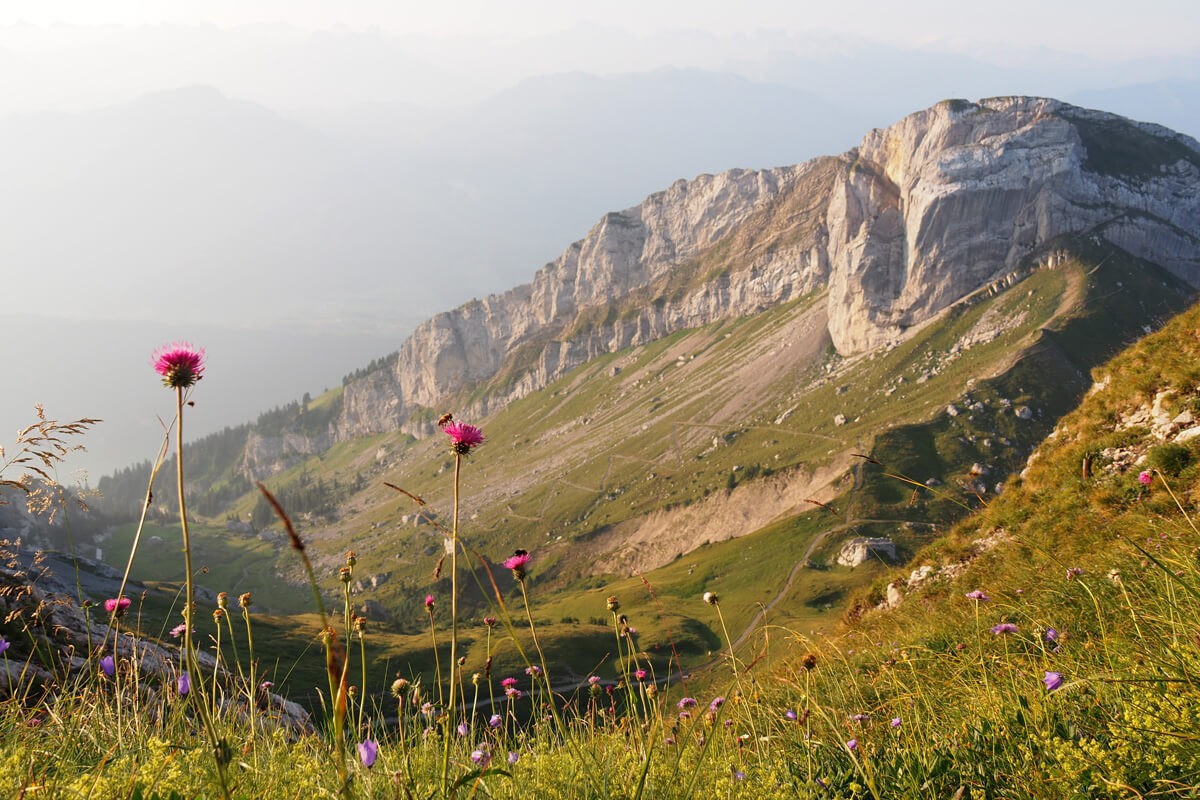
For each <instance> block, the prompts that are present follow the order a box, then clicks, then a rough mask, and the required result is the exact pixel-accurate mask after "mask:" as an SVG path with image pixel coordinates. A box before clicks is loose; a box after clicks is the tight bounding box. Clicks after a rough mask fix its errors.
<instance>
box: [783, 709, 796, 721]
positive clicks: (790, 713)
mask: <svg viewBox="0 0 1200 800" xmlns="http://www.w3.org/2000/svg"><path fill="white" fill-rule="evenodd" d="M783 715H784V716H785V717H787V718H788V719H790V720H791V721H792V722H795V721H796V720H798V719H800V715H799V714H797V713H796V712H795V711H792V710H791V709H790V708H789V709H788V710H787V711H785V712H783Z"/></svg>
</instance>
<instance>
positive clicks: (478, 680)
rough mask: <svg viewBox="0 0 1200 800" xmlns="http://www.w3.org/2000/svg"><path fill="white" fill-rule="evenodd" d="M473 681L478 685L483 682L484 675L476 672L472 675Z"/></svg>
mask: <svg viewBox="0 0 1200 800" xmlns="http://www.w3.org/2000/svg"><path fill="white" fill-rule="evenodd" d="M471 683H473V684H475V685H476V686H478V685H479V684H481V683H483V675H481V674H480V673H478V672H476V673H474V674H473V675H471Z"/></svg>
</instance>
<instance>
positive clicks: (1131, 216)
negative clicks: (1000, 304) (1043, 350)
mask: <svg viewBox="0 0 1200 800" xmlns="http://www.w3.org/2000/svg"><path fill="white" fill-rule="evenodd" d="M1112 151H1119V152H1120V153H1121V155H1120V156H1119V157H1117V156H1112V155H1111V152H1112ZM1102 156H1103V157H1102ZM847 157H848V158H849V159H850V160H851V166H850V168H849V170H847V172H846V174H845V176H844V177H843V178H842V179H841V180H840V181H839V183H838V185H837V187H836V188H835V190H834V194H833V198H832V200H831V202H830V206H829V223H828V224H829V232H830V242H831V245H830V248H831V249H830V262H831V264H832V275H831V278H830V287H829V330H830V334H831V336H832V338H833V341H834V344H835V345H836V346H837V348H838V350H839V351H841V352H842V353H847V352H858V351H862V350H869V349H872V348H874V347H877V346H879V345H881V344H887V343H889V342H890V341H894V340H896V339H898V338H900V337H901V336H902V335H903V333H904V331H905V329H906V328H909V327H911V326H913V325H916V324H918V323H920V322H922V321H924V320H926V319H928V318H929V317H930V316H932V315H933V314H935V313H936V312H938V311H940V310H941V309H943V308H945V307H946V306H948V305H950V304H951V303H953V302H955V301H956V300H958V299H960V298H962V297H964V296H965V295H966V294H969V293H970V292H972V291H974V290H975V289H977V288H979V287H980V286H982V285H984V284H985V283H986V282H987V281H988V280H989V279H990V278H991V277H992V276H993V275H995V274H996V273H998V272H1001V271H1003V270H1005V269H1008V268H1011V267H1013V266H1014V265H1016V264H1017V262H1019V261H1021V260H1022V259H1023V258H1025V256H1027V255H1028V254H1029V253H1031V252H1032V251H1034V250H1035V249H1036V248H1038V247H1039V246H1040V245H1042V244H1044V243H1045V242H1047V241H1049V240H1050V239H1053V238H1054V237H1056V236H1060V235H1062V234H1068V233H1076V232H1081V231H1093V232H1095V233H1096V234H1097V235H1100V236H1103V237H1104V238H1106V239H1108V240H1109V241H1111V242H1113V243H1114V244H1116V245H1117V246H1118V247H1121V248H1123V249H1125V250H1127V251H1129V252H1130V253H1132V254H1134V255H1136V256H1139V257H1141V258H1145V259H1146V260H1148V261H1153V262H1154V263H1156V264H1159V265H1161V266H1163V267H1165V268H1166V269H1168V270H1170V271H1171V272H1173V273H1175V274H1176V275H1177V276H1178V277H1180V278H1182V279H1183V280H1184V281H1186V282H1187V283H1189V284H1191V285H1192V286H1197V285H1200V194H1198V193H1197V188H1198V187H1200V145H1197V143H1196V142H1195V141H1194V140H1192V139H1189V138H1188V137H1185V136H1182V135H1179V134H1175V133H1172V132H1171V131H1168V130H1166V129H1165V128H1161V127H1159V126H1155V125H1144V124H1139V123H1135V122H1131V121H1129V120H1124V119H1122V118H1120V117H1116V116H1114V115H1111V114H1105V113H1102V112H1098V111H1088V110H1085V109H1080V108H1076V107H1074V106H1069V105H1066V104H1065V103H1060V102H1057V101H1055V100H1046V99H1040V98H1027V97H1007V98H994V99H991V100H984V101H981V102H980V103H979V104H973V103H965V102H962V101H950V102H947V103H940V104H938V105H937V106H934V107H933V108H930V109H928V110H926V111H922V112H919V113H917V114H913V115H911V116H909V117H907V118H905V119H904V120H901V121H900V122H899V123H897V124H895V125H893V126H891V127H890V128H886V129H884V130H876V131H872V132H871V133H870V134H868V135H867V136H866V138H865V139H863V142H862V144H861V145H860V146H859V147H858V148H856V149H854V150H851V151H850V152H849V153H847ZM1145 159H1149V161H1148V162H1147V161H1146V160H1145Z"/></svg>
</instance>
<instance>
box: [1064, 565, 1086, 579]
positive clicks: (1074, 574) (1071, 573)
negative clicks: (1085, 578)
mask: <svg viewBox="0 0 1200 800" xmlns="http://www.w3.org/2000/svg"><path fill="white" fill-rule="evenodd" d="M1082 574H1083V570H1082V569H1080V568H1079V567H1071V568H1070V569H1068V570H1067V580H1071V579H1072V578H1078V577H1079V576H1080V575H1082Z"/></svg>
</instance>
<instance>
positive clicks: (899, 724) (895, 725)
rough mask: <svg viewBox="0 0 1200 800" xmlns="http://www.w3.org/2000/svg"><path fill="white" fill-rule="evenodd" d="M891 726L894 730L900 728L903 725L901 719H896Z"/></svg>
mask: <svg viewBox="0 0 1200 800" xmlns="http://www.w3.org/2000/svg"><path fill="white" fill-rule="evenodd" d="M891 724H892V727H893V728H899V727H900V726H901V725H902V724H903V723H902V722H901V721H900V718H899V717H894V718H893V719H892V723H891Z"/></svg>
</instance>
